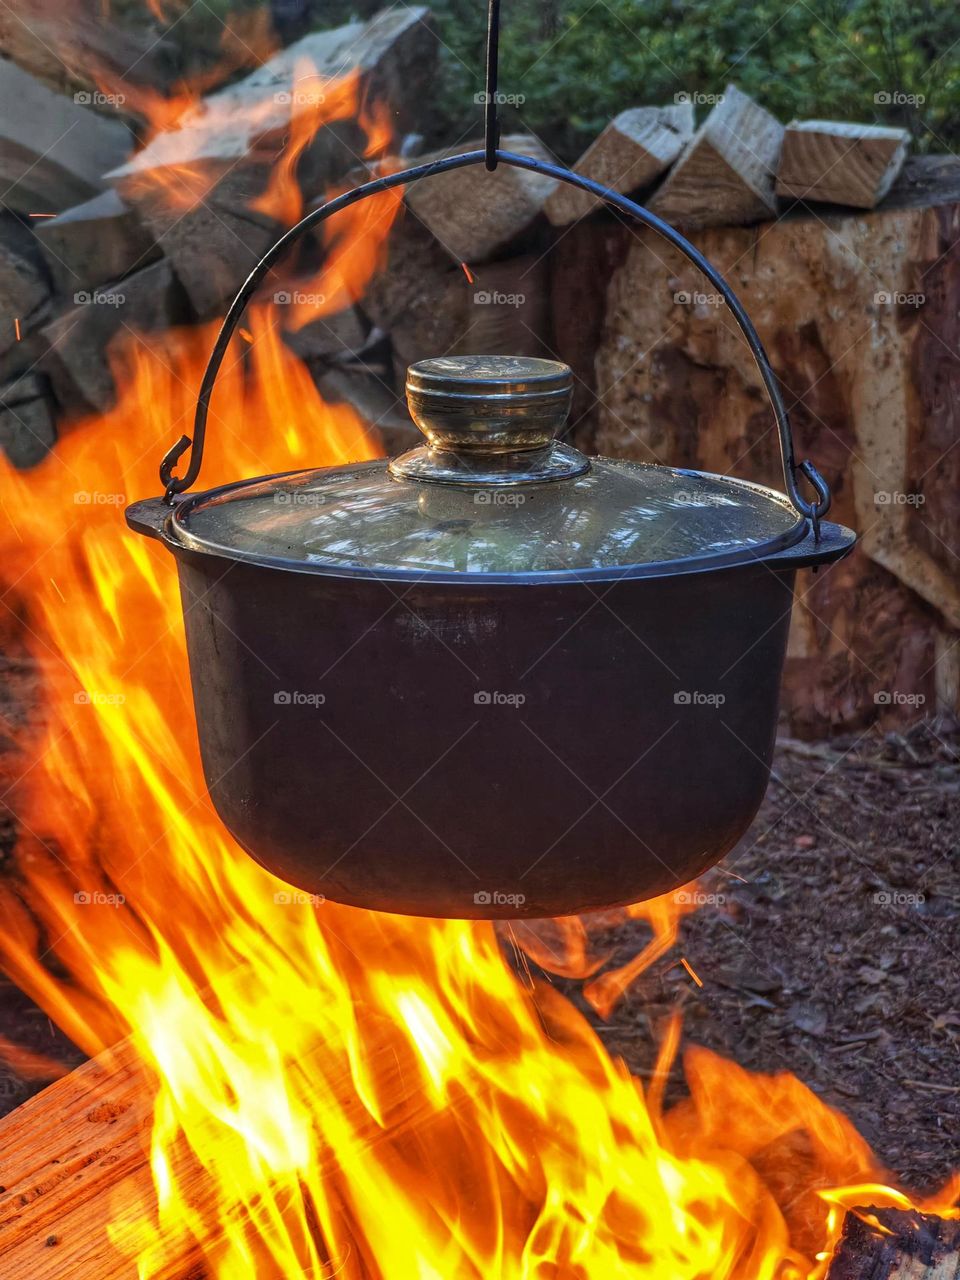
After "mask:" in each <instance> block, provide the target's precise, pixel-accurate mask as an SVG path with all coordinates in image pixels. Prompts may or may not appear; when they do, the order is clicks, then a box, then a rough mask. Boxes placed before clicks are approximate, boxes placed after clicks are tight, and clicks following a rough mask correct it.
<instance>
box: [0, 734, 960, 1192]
mask: <svg viewBox="0 0 960 1280" xmlns="http://www.w3.org/2000/svg"><path fill="white" fill-rule="evenodd" d="M11 836H12V831H11V829H10V828H9V826H8V827H7V829H6V832H4V831H2V830H0V874H2V846H3V845H4V844H6V846H7V849H8V850H9V846H10V841H11ZM702 887H703V888H704V890H706V891H708V892H709V893H710V894H712V895H714V901H713V902H711V903H708V904H707V905H704V906H702V907H701V908H700V909H699V910H698V911H697V912H696V913H695V914H694V915H691V916H689V917H687V918H686V920H685V921H684V923H683V925H682V930H681V936H680V939H679V941H678V944H677V946H676V947H675V948H674V950H673V951H672V952H671V953H670V954H668V955H667V956H665V957H664V958H663V959H661V960H660V961H659V962H658V963H657V964H656V965H655V966H654V967H653V968H652V969H651V970H650V971H648V973H646V974H645V975H644V976H643V977H642V978H641V980H640V981H639V982H638V983H637V984H636V985H635V987H634V988H633V989H632V990H631V991H630V993H629V994H628V995H627V996H626V998H625V999H624V1000H623V1002H622V1003H621V1004H620V1006H619V1007H618V1008H617V1010H616V1011H615V1012H614V1014H613V1015H612V1017H611V1018H610V1020H609V1021H608V1022H606V1023H604V1022H601V1021H600V1020H599V1019H595V1023H596V1025H597V1027H598V1030H599V1032H600V1034H601V1035H602V1037H603V1039H604V1041H605V1043H606V1044H607V1045H608V1047H609V1049H610V1051H611V1052H612V1053H614V1054H619V1055H622V1056H623V1057H624V1058H625V1059H626V1061H627V1063H628V1064H629V1065H630V1066H631V1068H633V1069H634V1070H636V1071H641V1072H642V1071H645V1070H647V1069H649V1067H650V1065H651V1063H652V1060H653V1050H654V1046H655V1043H656V1039H657V1033H658V1029H659V1027H660V1026H661V1025H662V1022H663V1020H664V1019H665V1018H666V1016H667V1015H668V1014H669V1012H670V1011H671V1010H672V1009H675V1008H680V1009H682V1011H683V1016H684V1026H685V1032H684V1034H685V1036H686V1039H687V1040H688V1041H692V1042H696V1043H700V1044H704V1045H707V1046H709V1047H710V1048H712V1049H715V1050H717V1051H719V1052H721V1053H723V1054H725V1055H726V1056H728V1057H731V1058H733V1059H735V1060H736V1061H737V1062H739V1063H741V1064H742V1065H743V1066H745V1067H748V1068H752V1069H754V1070H759V1071H768V1072H769V1071H776V1070H790V1071H793V1072H794V1073H795V1074H797V1075H798V1076H799V1077H800V1078H801V1079H802V1080H804V1081H805V1082H806V1083H807V1084H808V1085H810V1087H811V1088H812V1089H813V1090H814V1091H815V1092H816V1093H818V1094H819V1095H820V1096H821V1097H823V1098H824V1099H825V1100H826V1101H827V1102H829V1103H830V1104H832V1105H833V1106H835V1107H837V1108H839V1109H840V1110H842V1111H844V1112H845V1113H846V1114H847V1115H848V1116H850V1118H851V1119H852V1120H853V1121H854V1123H855V1124H856V1125H857V1127H858V1128H859V1129H860V1131H861V1132H862V1133H863V1134H864V1136H865V1137H866V1138H867V1139H868V1141H869V1142H870V1143H871V1144H872V1145H873V1147H874V1149H875V1150H876V1151H877V1153H878V1154H879V1155H880V1157H881V1158H882V1159H883V1160H884V1161H885V1162H886V1163H887V1164H888V1166H889V1167H890V1168H891V1169H892V1170H893V1171H894V1172H895V1173H896V1174H898V1175H899V1177H900V1178H901V1179H902V1180H903V1181H904V1183H905V1184H906V1185H908V1186H909V1187H911V1188H913V1189H915V1190H918V1191H922V1190H926V1189H931V1188H933V1187H935V1186H937V1185H938V1184H939V1183H941V1182H942V1181H943V1180H944V1178H945V1177H946V1176H947V1174H948V1173H949V1172H950V1171H951V1170H952V1169H954V1168H957V1167H958V1166H960V734H958V733H957V732H955V731H948V729H947V728H945V727H944V726H943V725H942V724H941V725H930V724H922V725H918V726H916V727H915V728H914V729H913V730H911V731H910V732H909V733H905V734H900V735H891V734H887V735H886V736H881V735H879V734H877V733H875V732H868V733H867V734H865V735H863V736H862V737H860V738H859V739H856V740H846V741H837V740H834V741H833V742H831V743H829V744H823V745H815V744H810V743H800V742H791V741H785V742H783V743H781V746H780V748H779V750H778V754H777V759H776V765H775V772H774V776H773V779H772V781H771V785H770V789H769V791H768V794H767V798H766V800H765V802H764V805H763V808H762V810H761V813H760V815H759V817H758V818H757V821H756V822H755V824H754V826H753V828H752V830H751V831H750V833H749V834H748V836H747V837H746V839H745V840H744V841H743V842H742V843H741V845H740V846H738V848H737V849H735V850H734V851H733V852H732V853H731V854H730V855H729V856H728V857H727V858H726V859H725V861H724V863H723V864H722V865H721V867H719V868H718V869H717V870H715V871H714V872H712V873H711V875H710V876H709V877H708V880H707V881H706V882H705V883H704V885H703V886H702ZM601 932H602V930H601ZM644 937H645V926H643V925H642V924H640V923H639V922H631V923H630V924H629V925H620V926H618V927H617V928H615V929H610V930H608V931H607V936H604V937H602V939H601V940H602V942H603V943H604V944H609V946H610V947H611V948H612V949H613V951H614V956H613V959H612V961H611V963H616V962H617V961H625V960H626V959H628V958H629V957H630V956H632V955H633V954H635V952H636V951H637V950H638V948H639V946H640V945H642V942H643V941H644ZM681 956H683V957H684V958H685V959H686V960H687V962H688V964H689V965H690V967H691V968H692V969H693V970H694V971H695V973H696V974H697V976H698V977H699V978H700V980H701V981H702V982H703V986H702V987H698V986H697V985H696V983H695V982H694V980H693V979H692V978H691V977H690V975H689V973H688V971H687V970H686V969H685V968H684V967H683V966H682V965H681V964H680V957H681ZM562 985H563V986H564V987H565V989H568V990H569V992H570V994H571V996H572V998H573V999H575V1000H577V1001H578V1002H579V1003H581V1004H583V1001H582V997H581V996H580V994H579V988H578V987H577V986H576V984H568V983H563V984H562ZM584 1008H586V1006H585V1005H584ZM0 1036H3V1037H4V1038H5V1041H6V1042H7V1051H6V1052H5V1054H4V1055H3V1056H6V1057H9V1046H10V1044H11V1043H12V1044H13V1045H15V1046H20V1047H22V1048H26V1049H29V1050H31V1051H32V1052H34V1053H37V1054H41V1055H44V1056H48V1057H51V1058H54V1059H57V1060H59V1061H60V1062H62V1063H63V1064H64V1065H65V1066H67V1067H69V1066H73V1065H75V1064H76V1063H77V1062H79V1061H80V1060H81V1055H80V1054H79V1052H78V1051H77V1050H76V1049H75V1048H74V1047H73V1046H72V1045H70V1044H69V1042H68V1041H66V1040H65V1038H64V1037H63V1036H62V1035H61V1033H60V1032H59V1031H58V1030H57V1029H56V1028H55V1027H54V1026H53V1024H52V1023H51V1022H50V1021H49V1019H48V1018H47V1017H46V1015H45V1014H43V1013H42V1012H41V1011H40V1010H38V1009H37V1008H35V1006H33V1005H32V1004H31V1002H30V1001H29V1000H28V999H27V998H26V997H25V996H23V995H22V993H20V992H19V991H17V990H16V988H14V987H12V986H11V985H10V984H9V983H6V984H0ZM26 1074H27V1075H30V1074H31V1073H30V1072H27V1073H26ZM33 1074H35V1073H33ZM675 1074H676V1080H675V1082H674V1084H673V1091H674V1093H675V1094H677V1093H678V1092H679V1090H680V1089H681V1088H682V1082H681V1079H680V1074H679V1068H676V1071H675ZM42 1084H43V1080H42V1079H37V1078H33V1079H31V1078H25V1075H24V1072H23V1071H17V1070H15V1069H11V1067H10V1066H2V1065H0V1113H2V1112H3V1111H7V1110H10V1109H12V1107H14V1106H16V1105H17V1104H18V1103H19V1102H22V1101H23V1100H24V1099H25V1098H26V1097H27V1096H29V1094H30V1093H32V1092H35V1091H36V1090H37V1089H38V1088H40V1087H42Z"/></svg>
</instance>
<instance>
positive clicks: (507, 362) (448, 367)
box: [390, 356, 590, 485]
mask: <svg viewBox="0 0 960 1280" xmlns="http://www.w3.org/2000/svg"><path fill="white" fill-rule="evenodd" d="M572 399H573V374H572V373H571V371H570V368H569V366H568V365H565V364H563V363H561V362H560V361H559V360H538V359H534V358H532V357H526V356H440V357H438V358H436V359H433V360H421V361H419V362H418V363H417V364H412V365H411V366H410V368H409V369H408V370H407V404H408V405H409V407H410V414H411V416H412V418H413V420H414V422H415V423H416V424H417V426H418V427H419V428H420V430H421V431H422V432H423V434H424V435H425V436H426V438H427V444H426V446H421V447H420V448H419V449H411V450H410V451H409V452H408V453H405V454H403V455H401V457H399V458H395V459H394V460H393V461H392V462H391V463H390V471H391V473H392V474H393V475H394V476H396V477H398V478H403V479H407V480H426V481H433V482H434V483H438V484H500V485H511V484H525V483H526V484H530V483H536V482H541V483H542V482H544V481H548V480H564V479H569V478H570V477H572V476H578V475H582V474H583V473H584V472H585V471H587V470H588V469H589V467H590V463H589V461H588V459H587V458H586V457H584V455H583V454H582V453H579V452H578V451H577V450H576V449H571V448H569V446H567V445H561V444H557V443H556V442H555V439H554V437H555V436H556V434H557V432H558V431H560V429H561V428H562V427H563V425H564V423H565V422H566V420H567V417H568V415H569V413H570V404H571V401H572Z"/></svg>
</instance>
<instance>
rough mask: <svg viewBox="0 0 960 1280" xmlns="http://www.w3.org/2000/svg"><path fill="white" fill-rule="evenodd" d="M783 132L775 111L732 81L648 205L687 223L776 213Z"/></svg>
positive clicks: (714, 223)
mask: <svg viewBox="0 0 960 1280" xmlns="http://www.w3.org/2000/svg"><path fill="white" fill-rule="evenodd" d="M783 132H784V131H783V125H782V124H780V122H779V121H778V120H777V119H776V118H775V117H774V116H772V115H771V114H770V112H769V111H765V110H764V109H763V107H761V106H759V105H758V104H757V103H756V102H754V101H753V99H752V98H749V97H747V95H746V94H745V93H741V92H740V90H739V89H737V88H736V87H735V86H734V85H728V86H727V88H726V89H725V90H724V92H723V95H722V97H721V99H720V101H719V102H718V103H717V105H716V106H715V107H714V108H713V110H712V111H711V112H710V114H709V115H708V116H707V118H706V120H704V122H703V124H702V125H701V126H700V128H699V129H698V130H697V132H696V133H695V134H694V136H693V137H692V138H691V140H690V142H689V143H688V144H687V146H686V148H685V149H684V151H683V154H682V155H681V156H680V159H679V160H678V161H677V163H676V164H675V165H674V167H673V168H672V169H671V170H670V172H669V174H668V175H667V177H666V180H665V181H664V183H663V185H662V186H661V187H660V188H659V189H658V190H657V192H656V194H655V195H654V196H653V198H652V199H651V200H650V201H649V205H648V207H649V208H650V209H651V210H652V211H653V212H654V213H656V214H658V215H659V216H660V217H661V218H664V219H665V220H666V221H667V222H670V223H674V224H676V225H677V226H682V227H711V226H727V225H735V224H739V223H751V222H760V221H762V220H763V219H765V218H772V217H773V216H774V214H775V213H776V211H777V198H776V194H775V192H774V182H775V175H776V172H777V162H778V160H779V157H780V147H781V144H782V142H783Z"/></svg>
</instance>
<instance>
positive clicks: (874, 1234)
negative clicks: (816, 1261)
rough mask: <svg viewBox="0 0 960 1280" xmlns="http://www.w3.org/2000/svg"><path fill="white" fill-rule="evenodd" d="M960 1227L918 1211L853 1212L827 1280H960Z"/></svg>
mask: <svg viewBox="0 0 960 1280" xmlns="http://www.w3.org/2000/svg"><path fill="white" fill-rule="evenodd" d="M957 1277H960V1222H957V1221H950V1220H945V1219H943V1218H938V1217H935V1216H934V1215H933V1214H928V1213H919V1212H918V1211H917V1210H915V1209H875V1208H868V1209H855V1210H852V1211H851V1212H850V1213H848V1214H847V1216H846V1218H845V1219H844V1223H843V1235H842V1236H841V1239H840V1243H839V1244H838V1246H837V1248H836V1251H835V1253H834V1255H833V1261H832V1262H831V1263H830V1270H829V1271H828V1273H827V1280H957Z"/></svg>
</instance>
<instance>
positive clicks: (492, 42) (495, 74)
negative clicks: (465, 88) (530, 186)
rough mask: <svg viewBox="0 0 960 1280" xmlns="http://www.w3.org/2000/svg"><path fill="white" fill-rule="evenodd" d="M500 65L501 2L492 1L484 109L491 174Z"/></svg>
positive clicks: (494, 158) (485, 149)
mask: <svg viewBox="0 0 960 1280" xmlns="http://www.w3.org/2000/svg"><path fill="white" fill-rule="evenodd" d="M499 63H500V0H490V5H489V8H488V9H487V78H486V86H487V87H486V93H485V94H484V108H483V143H484V146H483V153H484V164H485V165H486V168H487V169H488V171H489V172H490V173H493V171H494V169H496V167H497V148H498V147H499V146H500V117H499V113H498V111H497V80H498V78H499Z"/></svg>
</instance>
